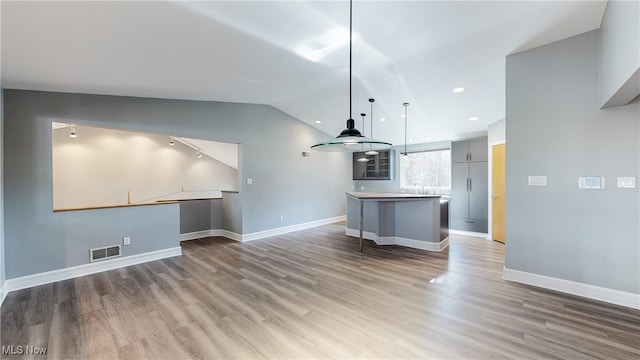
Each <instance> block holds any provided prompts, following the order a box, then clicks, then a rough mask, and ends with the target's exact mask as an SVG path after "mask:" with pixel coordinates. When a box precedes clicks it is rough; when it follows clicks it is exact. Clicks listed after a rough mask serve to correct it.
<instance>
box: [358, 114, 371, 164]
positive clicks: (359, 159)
mask: <svg viewBox="0 0 640 360" xmlns="http://www.w3.org/2000/svg"><path fill="white" fill-rule="evenodd" d="M360 116H362V132H364V117H365V116H367V114H365V113H362V114H360ZM358 161H359V162H368V161H369V158H367V153H364V154H362V157H359V158H358Z"/></svg>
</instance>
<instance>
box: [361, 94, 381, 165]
mask: <svg viewBox="0 0 640 360" xmlns="http://www.w3.org/2000/svg"><path fill="white" fill-rule="evenodd" d="M374 101H376V100H375V99H369V104H371V112H370V113H369V114H370V116H371V117H370V119H371V126H370V127H369V128H371V130H369V131H370V133H371V138H373V102H374ZM363 127H364V126H363ZM364 154H365V155H369V156H374V155H378V152H377V151H375V150H373V148H372V147H371V145H369V151H367V152H366V153H364Z"/></svg>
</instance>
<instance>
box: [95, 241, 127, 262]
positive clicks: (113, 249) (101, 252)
mask: <svg viewBox="0 0 640 360" xmlns="http://www.w3.org/2000/svg"><path fill="white" fill-rule="evenodd" d="M116 256H120V245H113V246H107V247H103V248H97V249H91V250H89V259H90V260H91V262H94V261H100V260H106V259H110V258H112V257H116Z"/></svg>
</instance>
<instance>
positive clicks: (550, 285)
mask: <svg viewBox="0 0 640 360" xmlns="http://www.w3.org/2000/svg"><path fill="white" fill-rule="evenodd" d="M502 278H503V279H504V280H507V281H513V282H517V283H521V284H526V285H532V286H537V287H541V288H545V289H549V290H555V291H559V292H563V293H567V294H571V295H577V296H582V297H585V298H589V299H594V300H599V301H604V302H608V303H611V304H616V305H620V306H626V307H630V308H633V309H640V294H634V293H630V292H625V291H620V290H614V289H609V288H605V287H601V286H595V285H589V284H584V283H579V282H575V281H570V280H564V279H559V278H555V277H550V276H544V275H538V274H534V273H529V272H525V271H520V270H513V269H508V268H506V267H505V268H504V269H503V272H502Z"/></svg>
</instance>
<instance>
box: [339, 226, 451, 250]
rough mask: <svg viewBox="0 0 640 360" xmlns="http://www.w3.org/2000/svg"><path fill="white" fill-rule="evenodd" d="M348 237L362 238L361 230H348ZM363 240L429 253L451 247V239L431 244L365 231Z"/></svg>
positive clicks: (346, 232)
mask: <svg viewBox="0 0 640 360" xmlns="http://www.w3.org/2000/svg"><path fill="white" fill-rule="evenodd" d="M345 234H346V235H347V236H354V237H360V230H359V229H350V228H347V229H346V231H345ZM362 238H364V239H367V240H373V242H375V243H376V244H377V245H401V246H406V247H410V248H414V249H421V250H427V251H442V250H444V249H445V248H446V247H447V246H449V238H446V239H444V240H442V241H440V242H429V241H422V240H415V239H408V238H403V237H399V236H378V235H376V234H374V233H372V232H368V231H363V232H362Z"/></svg>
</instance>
